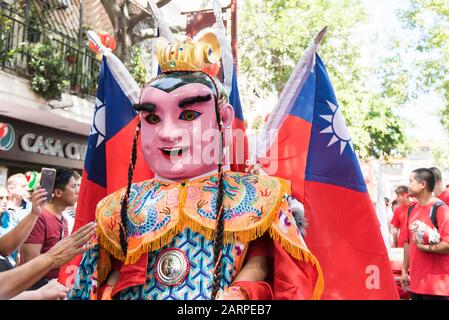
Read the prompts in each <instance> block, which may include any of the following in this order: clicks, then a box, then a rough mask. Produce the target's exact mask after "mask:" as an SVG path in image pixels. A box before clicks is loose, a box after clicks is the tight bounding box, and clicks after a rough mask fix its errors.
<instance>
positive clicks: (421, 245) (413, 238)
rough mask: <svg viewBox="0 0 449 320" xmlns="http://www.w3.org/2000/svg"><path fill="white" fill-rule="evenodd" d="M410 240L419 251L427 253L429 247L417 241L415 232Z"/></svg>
mask: <svg viewBox="0 0 449 320" xmlns="http://www.w3.org/2000/svg"><path fill="white" fill-rule="evenodd" d="M412 240H413V242H414V243H415V245H416V247H417V248H418V250H421V251H423V252H427V251H428V248H429V246H428V245H426V244H424V243H423V242H422V241H421V240H419V238H418V235H417V233H416V232H414V233H413V236H412Z"/></svg>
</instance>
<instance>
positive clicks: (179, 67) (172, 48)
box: [157, 29, 221, 73]
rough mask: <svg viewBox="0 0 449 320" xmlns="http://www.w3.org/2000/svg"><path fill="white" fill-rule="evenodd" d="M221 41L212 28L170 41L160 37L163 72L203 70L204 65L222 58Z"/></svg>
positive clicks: (160, 57)
mask: <svg viewBox="0 0 449 320" xmlns="http://www.w3.org/2000/svg"><path fill="white" fill-rule="evenodd" d="M220 57H221V51H220V42H219V41H218V38H217V36H216V35H215V33H214V32H213V31H211V30H210V29H204V30H202V31H201V32H200V33H198V34H197V35H196V36H195V37H194V38H193V39H191V38H189V37H185V39H183V40H179V39H175V41H174V43H169V42H168V40H167V39H165V38H162V37H161V38H159V40H158V44H157V58H158V60H159V66H160V67H161V70H162V73H166V72H173V71H202V69H203V68H204V66H206V65H208V64H213V63H216V62H217V61H218V60H220Z"/></svg>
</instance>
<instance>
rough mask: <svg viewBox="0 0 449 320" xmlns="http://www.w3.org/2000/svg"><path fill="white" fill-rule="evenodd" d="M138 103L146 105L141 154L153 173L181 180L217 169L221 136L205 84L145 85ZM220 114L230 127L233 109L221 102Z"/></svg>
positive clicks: (143, 115)
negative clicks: (167, 89) (166, 87)
mask: <svg viewBox="0 0 449 320" xmlns="http://www.w3.org/2000/svg"><path fill="white" fill-rule="evenodd" d="M140 104H141V105H145V108H144V109H143V110H144V111H141V112H140V120H141V125H142V129H141V139H142V149H143V155H144V157H145V160H146V161H147V162H148V164H149V165H150V167H151V169H152V170H153V172H154V173H156V174H157V175H159V176H160V177H163V178H167V179H171V180H180V179H185V178H190V177H195V176H198V175H201V174H204V173H207V172H209V171H212V170H217V167H218V166H217V164H218V158H219V150H220V135H219V130H218V125H217V118H216V114H215V97H214V94H213V92H212V90H211V89H210V88H209V87H208V86H206V85H204V84H201V83H188V84H185V85H182V86H180V87H178V88H176V89H175V90H173V91H170V92H165V91H163V90H160V89H157V88H154V87H151V86H148V87H146V88H145V89H144V90H143V91H142V95H141V98H140ZM141 110H142V109H141ZM220 115H221V119H222V123H223V128H230V127H231V126H232V122H233V120H234V110H233V108H232V107H231V106H230V105H229V104H227V103H222V105H221V106H220ZM228 140H230V139H225V141H226V142H225V144H224V147H225V148H229V143H228V142H227V141H228ZM224 164H226V163H224Z"/></svg>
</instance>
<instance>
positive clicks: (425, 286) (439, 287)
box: [406, 202, 449, 296]
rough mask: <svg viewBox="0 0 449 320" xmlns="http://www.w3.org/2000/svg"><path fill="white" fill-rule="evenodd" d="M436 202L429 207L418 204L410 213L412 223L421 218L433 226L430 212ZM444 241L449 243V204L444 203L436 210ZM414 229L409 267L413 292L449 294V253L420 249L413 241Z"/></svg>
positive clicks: (439, 229)
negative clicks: (444, 204) (428, 251)
mask: <svg viewBox="0 0 449 320" xmlns="http://www.w3.org/2000/svg"><path fill="white" fill-rule="evenodd" d="M434 203H435V202H431V203H429V204H428V205H426V206H421V205H419V203H418V204H416V206H415V207H414V208H413V211H412V212H411V213H410V218H409V225H410V224H412V223H413V222H414V221H416V220H421V221H423V222H425V223H426V224H428V225H429V226H433V224H432V221H431V220H430V217H429V213H430V210H431V209H432V206H433V204H434ZM436 218H437V223H438V232H439V233H440V236H441V241H445V242H449V207H448V206H441V207H439V208H438V210H437V213H436ZM411 237H412V235H411V232H410V230H409V229H408V228H407V236H406V239H408V241H409V244H410V251H409V270H410V291H411V292H414V293H419V294H432V295H439V296H449V254H438V253H427V252H422V251H421V250H419V249H418V248H417V247H416V245H415V243H414V242H413V240H412V238H411Z"/></svg>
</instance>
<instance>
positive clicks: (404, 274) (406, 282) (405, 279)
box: [401, 269, 410, 291]
mask: <svg viewBox="0 0 449 320" xmlns="http://www.w3.org/2000/svg"><path fill="white" fill-rule="evenodd" d="M409 286H410V279H409V276H408V271H407V270H405V269H402V271H401V287H402V289H404V290H405V291H408V288H409Z"/></svg>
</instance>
